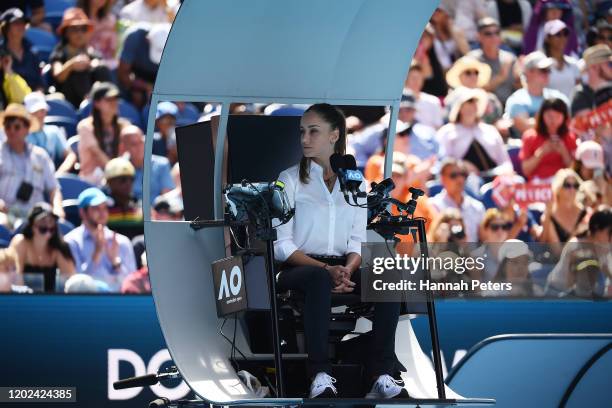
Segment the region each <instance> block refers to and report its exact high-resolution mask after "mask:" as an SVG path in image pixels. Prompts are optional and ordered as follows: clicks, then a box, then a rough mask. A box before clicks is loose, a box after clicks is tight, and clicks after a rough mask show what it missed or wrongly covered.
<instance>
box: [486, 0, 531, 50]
mask: <svg viewBox="0 0 612 408" xmlns="http://www.w3.org/2000/svg"><path fill="white" fill-rule="evenodd" d="M487 14H488V15H489V16H491V17H492V18H493V19H495V20H497V21H499V22H500V24H499V26H500V28H501V30H502V33H501V35H502V38H503V39H504V42H505V43H506V44H508V46H510V47H511V48H512V49H513V50H516V53H517V54H518V53H519V52H520V50H521V49H522V48H523V35H524V29H525V27H527V26H528V25H529V20H531V14H532V9H531V3H529V1H528V0H489V1H487Z"/></svg>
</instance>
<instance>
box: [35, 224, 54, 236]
mask: <svg viewBox="0 0 612 408" xmlns="http://www.w3.org/2000/svg"><path fill="white" fill-rule="evenodd" d="M55 228H56V227H55V226H53V227H45V226H42V225H41V226H38V227H36V229H37V230H38V232H40V233H41V234H43V235H44V234H53V232H55Z"/></svg>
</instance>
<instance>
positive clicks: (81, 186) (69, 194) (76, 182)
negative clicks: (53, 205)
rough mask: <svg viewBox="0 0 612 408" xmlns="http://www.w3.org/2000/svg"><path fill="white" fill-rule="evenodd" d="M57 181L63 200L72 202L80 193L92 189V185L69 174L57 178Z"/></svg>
mask: <svg viewBox="0 0 612 408" xmlns="http://www.w3.org/2000/svg"><path fill="white" fill-rule="evenodd" d="M57 181H58V182H59V185H60V188H61V189H62V197H63V199H64V200H74V199H76V198H77V197H78V196H79V194H80V193H81V191H83V190H85V189H86V188H89V187H93V185H91V184H90V183H88V182H86V181H85V180H83V179H81V178H79V177H78V176H76V175H71V174H66V175H63V176H59V177H58V178H57Z"/></svg>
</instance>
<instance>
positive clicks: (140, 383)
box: [113, 374, 159, 390]
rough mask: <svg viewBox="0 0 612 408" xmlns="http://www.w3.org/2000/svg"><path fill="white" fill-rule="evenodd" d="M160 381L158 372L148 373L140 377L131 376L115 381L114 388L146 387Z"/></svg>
mask: <svg viewBox="0 0 612 408" xmlns="http://www.w3.org/2000/svg"><path fill="white" fill-rule="evenodd" d="M158 382H159V380H158V379H157V374H147V375H143V376H140V377H130V378H124V379H123V380H119V381H115V382H114V383H113V388H114V389H116V390H122V389H124V388H133V387H145V386H147V385H155V384H157V383H158Z"/></svg>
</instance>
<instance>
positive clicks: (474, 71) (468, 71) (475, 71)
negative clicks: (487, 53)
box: [463, 69, 478, 76]
mask: <svg viewBox="0 0 612 408" xmlns="http://www.w3.org/2000/svg"><path fill="white" fill-rule="evenodd" d="M463 73H464V74H465V75H468V76H472V75H478V70H477V69H467V70H465V71H463Z"/></svg>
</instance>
